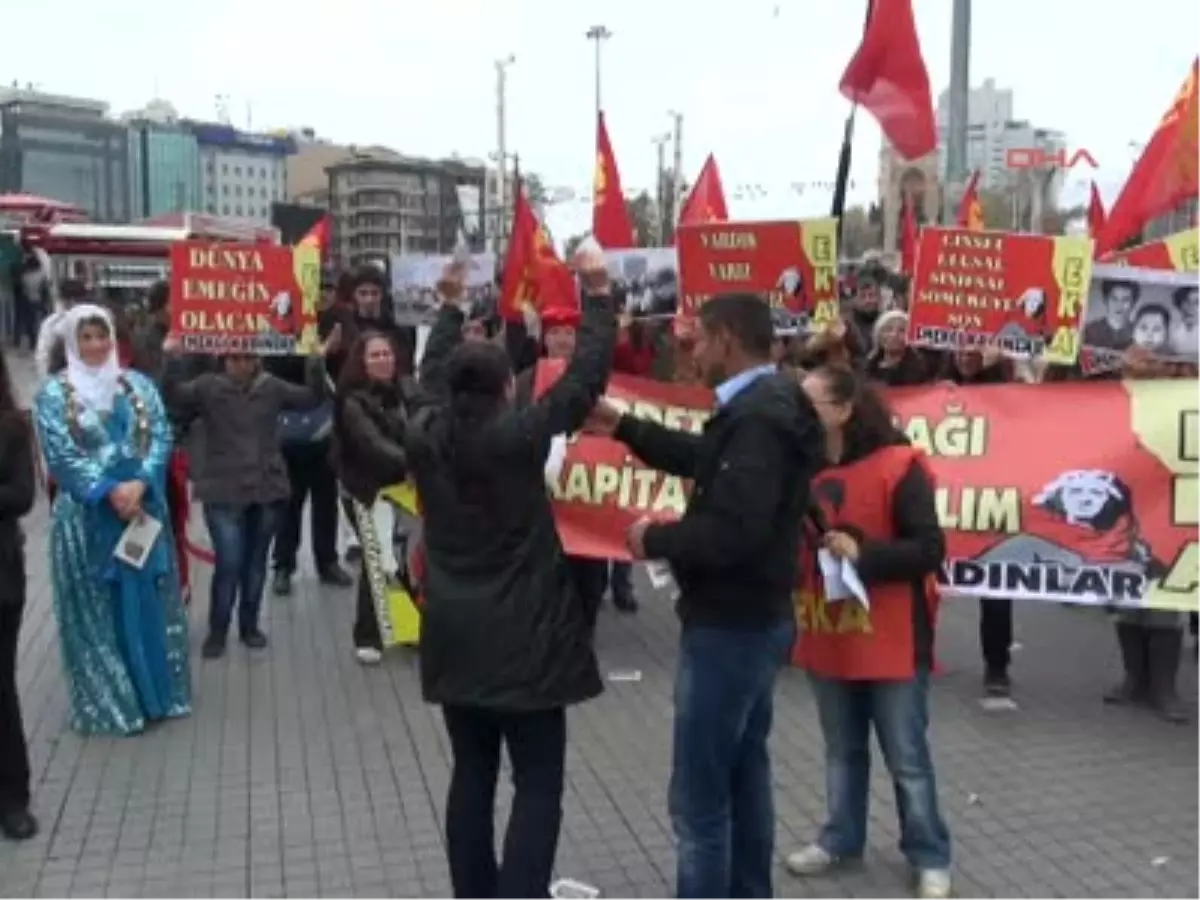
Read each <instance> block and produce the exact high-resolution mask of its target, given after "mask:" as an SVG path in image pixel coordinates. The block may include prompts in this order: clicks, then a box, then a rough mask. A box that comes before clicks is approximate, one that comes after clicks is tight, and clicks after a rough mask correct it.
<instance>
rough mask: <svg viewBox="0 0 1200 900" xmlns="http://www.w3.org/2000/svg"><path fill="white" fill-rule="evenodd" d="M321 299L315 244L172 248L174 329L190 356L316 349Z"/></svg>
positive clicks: (203, 244) (180, 243)
mask: <svg viewBox="0 0 1200 900" xmlns="http://www.w3.org/2000/svg"><path fill="white" fill-rule="evenodd" d="M320 301H321V254H320V251H319V250H317V249H316V248H315V247H311V246H296V247H281V246H278V245H274V244H235V243H215V242H210V241H177V242H175V243H174V244H172V245H171V331H172V333H174V334H176V335H178V336H179V340H180V343H181V346H182V349H183V350H184V351H185V352H187V353H214V354H225V353H248V354H255V355H260V356H280V355H306V354H309V353H313V352H315V351H316V349H317V344H318V341H317V311H318V308H319V305H320Z"/></svg>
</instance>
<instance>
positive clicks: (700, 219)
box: [679, 153, 729, 225]
mask: <svg viewBox="0 0 1200 900" xmlns="http://www.w3.org/2000/svg"><path fill="white" fill-rule="evenodd" d="M728 221H729V207H727V206H726V205H725V188H724V187H722V186H721V172H720V170H718V169H717V161H716V159H714V158H713V155H712V154H711V153H710V154H708V159H706V160H704V165H703V166H702V167H701V168H700V174H699V175H698V176H697V177H696V183H695V184H694V185H692V190H691V193H689V194H688V196H687V200H685V201H684V203H683V209H682V210H681V211H680V213H679V224H680V225H703V224H704V223H705V222H728Z"/></svg>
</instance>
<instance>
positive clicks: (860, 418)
mask: <svg viewBox="0 0 1200 900" xmlns="http://www.w3.org/2000/svg"><path fill="white" fill-rule="evenodd" d="M813 374H815V375H817V376H819V377H820V378H821V379H822V380H823V381H824V382H825V386H826V388H827V389H828V390H829V399H830V400H832V401H833V402H834V403H839V404H848V405H849V406H850V418H849V419H848V420H847V421H846V424H845V425H844V426H843V428H842V443H843V453H842V458H843V459H845V460H851V459H861V458H862V457H864V456H867V455H868V454H870V453H874V452H875V451H876V450H878V449H879V448H880V447H888V446H891V445H893V444H899V443H907V441H908V439H907V438H905V436H904V435H903V434H902V433H901V432H900V431H899V430H898V429H897V428H896V425H895V422H894V420H893V417H892V411H891V409H890V408H889V407H888V405H887V403H885V402H884V400H883V397H882V396H881V395H880V393H879V392H878V391H877V390H876V389H875V388H874V386H872V384H871V383H870V382H869V381H868V380H867V379H866V378H865V377H863V375H861V374H860V373H859V372H856V371H855V370H853V369H850V368H847V367H843V366H822V367H820V368H819V369H817V370H816V371H815V372H814V373H813Z"/></svg>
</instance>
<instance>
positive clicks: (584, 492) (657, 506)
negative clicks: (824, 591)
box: [538, 365, 1200, 609]
mask: <svg viewBox="0 0 1200 900" xmlns="http://www.w3.org/2000/svg"><path fill="white" fill-rule="evenodd" d="M543 368H544V365H543ZM552 377H553V375H552V374H551V373H550V372H549V371H546V372H541V371H540V372H539V379H538V383H539V385H544V382H546V381H548V380H549V379H550V378H552ZM608 398H609V399H610V400H612V401H614V402H616V403H618V404H620V405H622V406H624V407H625V408H627V409H628V410H629V412H630V413H631V414H632V415H635V416H639V417H644V418H649V419H652V420H654V421H659V422H663V423H665V424H667V425H669V426H672V427H681V428H688V429H692V430H696V429H699V428H700V427H701V423H702V422H703V421H704V419H705V417H706V416H707V415H708V409H709V397H708V395H707V392H706V391H703V390H700V389H696V388H682V387H679V386H676V385H668V384H658V383H655V382H651V381H646V380H643V379H638V378H631V377H627V376H621V375H614V376H613V377H612V380H611V381H610V383H609V393H608ZM888 399H889V400H890V402H891V404H892V407H893V410H894V412H895V413H896V416H897V420H898V424H899V425H900V427H901V428H902V429H903V430H904V431H905V433H906V434H907V435H908V437H909V439H910V440H911V441H912V442H913V444H914V445H916V446H918V447H920V448H922V449H923V450H925V451H926V453H927V454H928V455H929V459H930V463H931V466H932V469H933V471H934V474H935V477H936V480H937V508H938V514H939V517H940V519H941V522H942V527H943V528H945V530H946V536H947V542H948V553H947V561H946V565H945V567H944V570H943V572H942V574H941V582H942V587H943V590H944V591H945V592H948V593H957V594H963V595H967V596H994V597H1023V598H1030V599H1040V600H1050V601H1058V602H1072V603H1096V604H1108V603H1113V604H1117V605H1124V606H1131V607H1137V606H1146V607H1153V608H1160V609H1196V606H1197V588H1198V581H1197V578H1198V576H1197V562H1198V560H1200V550H1198V545H1197V532H1196V526H1197V523H1198V522H1200V518H1198V516H1197V472H1198V468H1197V459H1198V458H1200V443H1198V442H1200V437H1198V428H1197V426H1198V425H1200V412H1198V411H1197V407H1198V405H1200V404H1198V403H1197V394H1196V383H1195V382H1194V381H1130V382H1124V383H1119V382H1086V383H1073V384H1072V383H1067V384H1041V385H1018V384H1013V385H1004V386H985V387H974V388H957V387H953V386H943V385H938V386H931V387H922V388H907V389H900V390H893V391H890V392H889V393H888ZM1085 434H1086V436H1087V440H1086V441H1083V440H1080V436H1081V435H1085ZM551 490H552V493H553V496H554V508H555V518H556V521H557V523H558V528H559V534H560V535H561V537H562V540H563V545H564V547H565V548H566V550H567V552H568V553H572V554H577V555H580V556H589V557H595V558H602V559H627V558H628V554H627V553H626V550H625V530H626V529H627V528H628V526H629V525H630V523H632V522H633V521H634V520H635V519H637V518H638V517H640V516H643V515H647V516H652V517H661V518H666V519H670V518H674V517H678V516H680V515H682V513H683V510H684V505H685V497H686V485H685V483H684V482H683V481H682V480H681V479H678V478H674V477H671V476H665V475H663V474H661V473H658V472H655V471H654V470H651V469H647V468H646V467H645V466H644V465H643V464H642V463H641V462H640V461H638V460H637V459H636V458H633V457H632V456H631V455H630V453H629V451H628V450H627V449H626V448H625V447H624V446H623V445H621V444H618V443H615V442H613V441H610V440H608V439H605V438H599V437H594V436H583V437H578V438H576V439H574V440H572V441H571V442H570V444H569V446H568V449H567V457H566V462H565V464H564V465H563V467H562V471H561V474H560V476H559V478H558V481H557V483H556V484H554V485H552V486H551Z"/></svg>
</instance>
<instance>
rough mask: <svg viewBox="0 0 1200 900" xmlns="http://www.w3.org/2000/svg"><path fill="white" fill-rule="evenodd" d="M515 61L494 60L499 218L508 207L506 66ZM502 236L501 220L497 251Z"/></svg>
mask: <svg viewBox="0 0 1200 900" xmlns="http://www.w3.org/2000/svg"><path fill="white" fill-rule="evenodd" d="M516 61H517V58H516V56H514V55H513V54H511V53H510V54H509V55H508V56H506V57H504V58H503V59H498V60H496V161H497V162H496V199H497V201H498V205H499V207H500V215H501V219H503V216H504V215H505V210H507V209H508V146H507V136H506V133H505V132H506V129H505V125H506V116H507V110H506V109H505V103H506V99H507V98H506V92H507V88H508V67H509V66H511V65H512V64H513V63H515V62H516ZM503 237H504V225H503V222H502V221H501V224H500V225H499V227H497V228H496V250H497V252H499V250H500V244H501V241H502V240H503Z"/></svg>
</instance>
